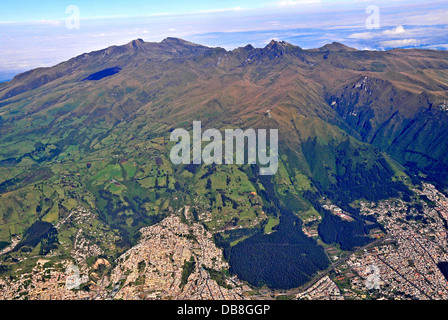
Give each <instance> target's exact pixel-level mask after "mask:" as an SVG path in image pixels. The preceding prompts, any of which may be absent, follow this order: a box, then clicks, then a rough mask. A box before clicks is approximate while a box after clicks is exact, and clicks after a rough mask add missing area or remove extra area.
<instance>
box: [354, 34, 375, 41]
mask: <svg viewBox="0 0 448 320" xmlns="http://www.w3.org/2000/svg"><path fill="white" fill-rule="evenodd" d="M373 37H375V34H374V33H371V32H359V33H353V34H351V35H349V36H348V37H347V38H350V39H362V40H367V39H372V38H373Z"/></svg>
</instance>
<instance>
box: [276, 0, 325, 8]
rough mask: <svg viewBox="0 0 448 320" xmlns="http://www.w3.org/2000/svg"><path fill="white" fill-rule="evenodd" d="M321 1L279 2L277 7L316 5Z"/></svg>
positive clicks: (297, 0) (289, 0) (288, 0)
mask: <svg viewBox="0 0 448 320" xmlns="http://www.w3.org/2000/svg"><path fill="white" fill-rule="evenodd" d="M321 2H322V1H321V0H281V1H278V2H277V5H278V6H280V7H285V6H297V5H302V4H316V3H321Z"/></svg>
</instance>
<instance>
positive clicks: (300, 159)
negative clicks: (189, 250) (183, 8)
mask: <svg viewBox="0 0 448 320" xmlns="http://www.w3.org/2000/svg"><path fill="white" fill-rule="evenodd" d="M447 91H448V53H447V52H445V51H435V50H419V49H406V50H404V49H394V50H388V51H360V50H357V49H354V48H350V47H347V46H345V45H343V44H341V43H337V42H333V43H331V44H327V45H325V46H323V47H321V48H317V49H307V50H304V49H302V48H300V47H298V46H294V45H292V44H289V43H286V42H284V41H274V40H272V41H271V42H270V43H269V44H268V45H266V46H265V47H264V48H254V47H253V46H251V45H247V46H245V47H240V48H237V49H234V50H232V51H228V50H225V49H223V48H219V47H216V48H211V47H206V46H202V45H199V44H195V43H191V42H188V41H185V40H182V39H177V38H166V39H165V40H163V41H161V42H160V43H152V42H144V41H143V40H141V39H137V40H134V41H132V42H130V43H128V44H125V45H122V46H112V47H109V48H106V49H103V50H99V51H94V52H90V53H85V54H83V55H80V56H77V57H75V58H73V59H70V60H68V61H65V62H62V63H60V64H57V65H55V66H53V67H49V68H37V69H33V70H30V71H27V72H25V73H22V74H19V75H16V76H15V77H14V78H13V79H12V80H11V81H8V82H4V83H0V146H1V148H0V198H1V201H0V244H1V246H0V249H2V248H6V247H8V246H11V245H12V244H13V243H14V239H16V242H17V243H18V245H16V246H15V247H14V249H13V250H11V251H10V252H9V253H8V254H6V255H3V256H2V257H0V258H2V259H3V264H2V266H4V270H3V271H2V272H3V273H4V274H5V275H11V274H13V273H14V272H15V270H16V268H18V266H15V265H14V263H13V262H16V261H25V262H22V264H25V265H26V263H27V262H26V261H32V260H30V259H31V258H30V257H31V256H34V257H35V256H36V255H37V256H39V255H40V256H47V255H48V254H49V253H51V256H52V257H54V258H53V259H62V258H64V259H67V258H70V257H72V256H73V250H75V249H76V240H75V235H77V232H78V231H79V230H78V229H76V228H74V227H73V226H70V225H69V224H68V223H65V221H67V218H68V217H70V214H71V213H72V212H73V211H74V210H75V209H76V208H79V207H83V208H87V209H88V210H91V211H92V212H94V213H95V214H97V217H96V218H95V219H94V221H95V222H94V223H92V224H91V225H88V226H85V227H84V228H88V229H89V228H90V229H91V230H94V231H95V232H93V231H92V232H93V233H92V234H97V233H102V234H103V236H106V237H111V236H112V235H113V236H114V237H116V238H117V240H116V242H114V244H113V245H110V244H109V245H106V243H105V242H104V243H102V242H101V241H99V240H98V243H97V244H98V246H99V247H100V248H101V254H99V255H98V254H96V255H95V254H88V255H87V258H88V257H89V256H93V257H102V258H104V259H108V260H109V261H111V262H112V266H114V264H113V261H116V259H117V258H118V257H119V255H121V254H122V253H123V252H125V251H126V250H129V249H130V248H131V247H133V246H135V245H136V244H137V243H138V241H139V239H140V233H139V230H140V229H141V228H143V227H147V226H150V225H154V224H156V223H158V222H159V221H161V220H162V219H164V218H165V217H166V216H168V215H171V214H174V212H178V211H179V210H180V209H182V208H183V207H185V206H189V207H192V208H193V215H192V216H191V217H184V218H185V219H186V221H185V222H186V223H201V224H203V225H204V227H205V228H206V229H207V230H208V231H210V232H211V233H212V234H213V235H214V240H215V243H216V244H217V245H218V246H219V247H220V248H222V249H223V253H224V259H226V261H228V262H229V265H230V266H229V270H227V271H226V272H230V274H236V275H237V276H238V277H240V278H241V279H243V280H245V281H247V282H248V283H249V284H251V285H253V286H258V287H260V286H263V285H267V286H268V287H270V288H282V289H288V288H294V287H298V286H301V285H303V284H305V283H306V282H307V281H309V280H310V279H312V278H313V276H315V275H316V274H317V273H319V272H320V271H322V270H325V268H327V267H328V265H329V263H330V262H329V260H328V258H327V256H326V255H325V253H324V250H323V246H324V245H337V246H338V248H340V249H341V250H347V251H350V250H353V249H354V248H356V247H360V246H362V245H365V244H366V243H369V242H371V241H372V238H371V237H369V232H370V230H371V229H373V228H381V225H380V224H379V223H378V222H377V221H376V220H375V219H370V218H366V217H362V216H361V215H359V209H358V207H357V205H358V201H359V200H367V201H378V200H381V199H387V198H391V197H400V198H402V199H405V200H406V201H412V199H413V197H414V193H413V192H412V191H411V189H412V188H413V187H414V186H416V185H419V184H421V182H422V181H429V182H431V183H433V184H435V185H436V186H437V187H438V188H439V189H440V190H442V191H446V190H447V188H448V184H447V182H448V156H447V154H448V153H447V152H446V151H447V148H448V132H447V130H448V127H447V126H446V121H447V120H448V113H447V112H448V106H447V105H446V102H445V99H446V98H448V96H447ZM193 121H201V122H202V126H203V129H204V130H205V129H209V128H216V129H219V130H223V129H225V128H242V129H249V128H254V129H261V128H266V129H278V130H279V170H278V172H277V174H275V175H274V176H272V177H264V176H259V175H258V174H257V170H256V167H257V165H242V166H236V165H231V166H225V165H222V166H219V165H211V166H207V165H173V164H172V163H170V161H169V149H170V147H171V146H172V145H173V143H172V142H171V141H169V136H170V132H171V131H173V130H174V129H176V128H185V129H187V130H191V129H192V123H193ZM322 199H327V200H328V201H331V203H333V204H335V205H337V206H338V207H340V208H342V210H344V211H345V212H347V213H349V214H350V215H351V216H352V218H353V220H354V221H352V222H346V221H336V222H335V220H334V217H333V216H332V215H331V214H330V213H329V212H328V211H326V210H325V209H322V206H321V204H322ZM189 219H190V220H189ZM304 226H310V227H312V226H314V227H316V228H317V229H318V231H319V237H318V239H314V238H310V237H307V236H305V234H304V233H303V231H302V230H303V227H304ZM77 230H78V231H77ZM91 237H93V236H91ZM93 238H94V237H93ZM91 240H92V239H91ZM92 241H96V240H95V239H93V240H92ZM87 258H86V259H85V261H84V262H85V263H86V265H89V263H88V262H87V260H88V259H87ZM89 261H91V260H89ZM279 261H281V262H279ZM91 265H92V263H90V266H91ZM20 268H22V269H24V270H26V269H27V268H26V267H23V266H21V267H20ZM218 271H219V272H224V271H223V270H218Z"/></svg>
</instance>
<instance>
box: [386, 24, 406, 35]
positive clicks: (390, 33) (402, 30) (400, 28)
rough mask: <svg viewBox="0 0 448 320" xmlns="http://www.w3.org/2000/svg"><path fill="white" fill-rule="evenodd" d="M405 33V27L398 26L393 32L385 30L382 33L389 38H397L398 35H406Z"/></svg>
mask: <svg viewBox="0 0 448 320" xmlns="http://www.w3.org/2000/svg"><path fill="white" fill-rule="evenodd" d="M405 31H406V30H404V27H403V26H398V27H395V28H393V29H391V30H385V31H383V32H382V33H383V34H384V35H387V36H396V35H399V34H401V33H404V32H405Z"/></svg>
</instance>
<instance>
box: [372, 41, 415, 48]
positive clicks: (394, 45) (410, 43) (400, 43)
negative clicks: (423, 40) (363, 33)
mask: <svg viewBox="0 0 448 320" xmlns="http://www.w3.org/2000/svg"><path fill="white" fill-rule="evenodd" d="M381 45H383V46H385V47H388V48H400V47H409V46H417V45H419V41H417V40H415V39H401V40H388V41H382V42H381Z"/></svg>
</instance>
